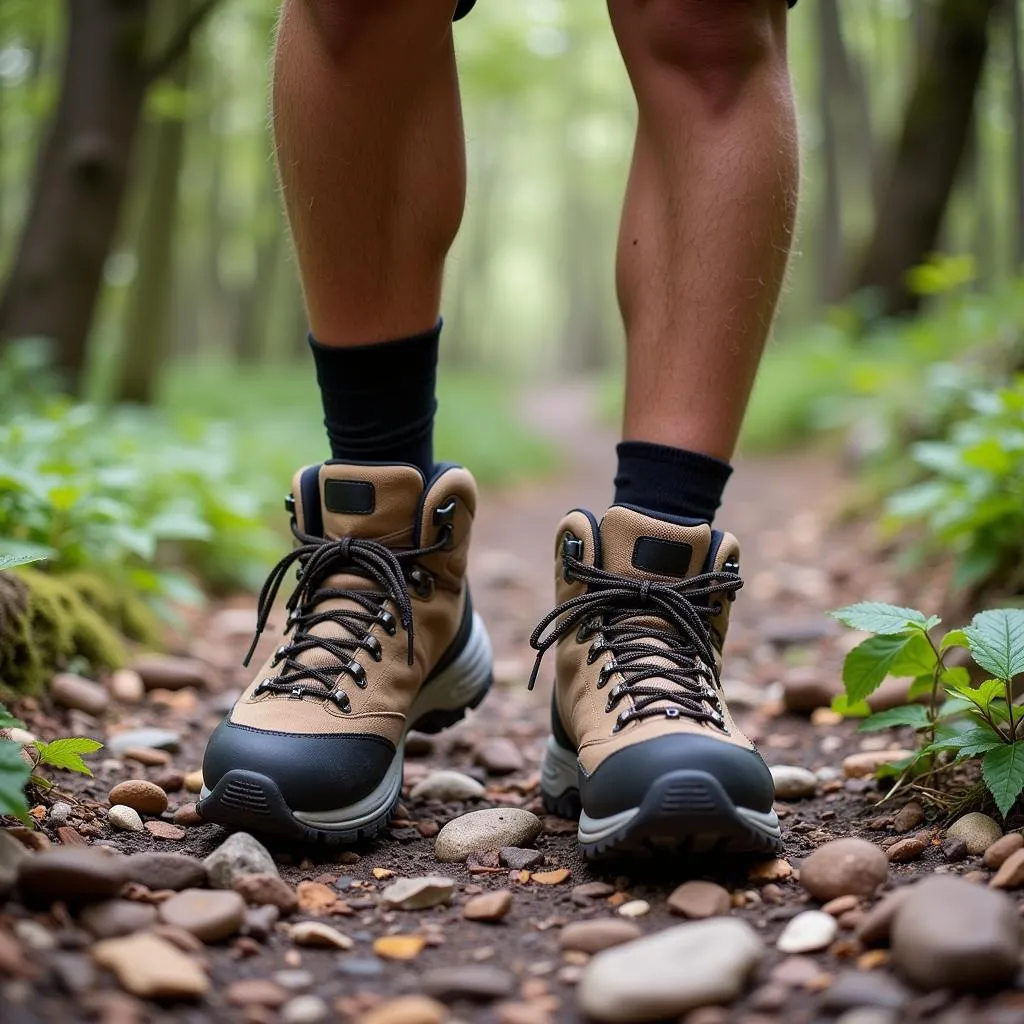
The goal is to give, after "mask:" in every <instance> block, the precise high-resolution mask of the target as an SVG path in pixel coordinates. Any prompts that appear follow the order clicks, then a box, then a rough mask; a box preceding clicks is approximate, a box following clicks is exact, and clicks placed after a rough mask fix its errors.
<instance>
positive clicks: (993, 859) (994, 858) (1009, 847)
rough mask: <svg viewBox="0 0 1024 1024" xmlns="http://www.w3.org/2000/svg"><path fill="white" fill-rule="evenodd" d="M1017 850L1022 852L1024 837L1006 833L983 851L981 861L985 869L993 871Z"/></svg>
mask: <svg viewBox="0 0 1024 1024" xmlns="http://www.w3.org/2000/svg"><path fill="white" fill-rule="evenodd" d="M1018 850H1024V836H1022V835H1021V834H1020V833H1019V832H1007V833H1006V835H1005V836H1002V837H1001V838H1000V839H997V840H996V841H995V842H994V843H992V844H991V845H990V846H989V847H988V849H986V850H985V855H984V856H983V857H982V859H981V861H982V863H983V864H984V865H985V867H987V868H992V870H993V871H995V870H996V869H997V868H1001V867H1002V866H1003V864H1005V863H1006V861H1007V860H1008V859H1009V858H1010V855H1011V854H1014V853H1016V852H1017V851H1018Z"/></svg>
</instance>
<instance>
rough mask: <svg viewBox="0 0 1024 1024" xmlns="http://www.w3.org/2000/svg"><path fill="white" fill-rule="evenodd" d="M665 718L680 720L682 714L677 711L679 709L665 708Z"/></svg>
mask: <svg viewBox="0 0 1024 1024" xmlns="http://www.w3.org/2000/svg"><path fill="white" fill-rule="evenodd" d="M665 717H666V718H681V717H682V712H681V711H680V710H679V708H665Z"/></svg>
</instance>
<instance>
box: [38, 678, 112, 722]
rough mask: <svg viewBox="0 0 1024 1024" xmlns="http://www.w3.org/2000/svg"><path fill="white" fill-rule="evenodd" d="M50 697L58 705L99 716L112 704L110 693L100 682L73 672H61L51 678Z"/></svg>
mask: <svg viewBox="0 0 1024 1024" xmlns="http://www.w3.org/2000/svg"><path fill="white" fill-rule="evenodd" d="M50 699H51V700H52V701H53V703H54V704H56V705H57V706H58V707H61V708H70V709H71V710H72V711H84V712H85V713H86V714H87V715H94V716H96V717H97V718H98V717H99V716H100V715H102V714H103V712H104V711H106V710H107V707H108V706H109V704H110V694H108V693H107V691H106V690H105V689H104V688H103V687H102V686H100V684H99V683H94V682H93V681H92V680H91V679H83V678H82V676H76V675H74V674H73V673H71V672H59V673H58V674H57V675H55V676H54V677H53V679H52V680H50Z"/></svg>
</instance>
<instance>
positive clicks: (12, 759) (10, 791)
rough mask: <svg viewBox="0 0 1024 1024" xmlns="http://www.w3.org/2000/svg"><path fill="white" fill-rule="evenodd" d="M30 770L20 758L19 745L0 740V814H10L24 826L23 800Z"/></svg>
mask: <svg viewBox="0 0 1024 1024" xmlns="http://www.w3.org/2000/svg"><path fill="white" fill-rule="evenodd" d="M31 772H32V769H31V768H30V767H29V766H28V763H27V762H26V761H25V759H24V758H23V757H22V756H21V744H20V743H12V742H11V741H10V740H0V814H11V815H14V817H16V818H20V819H21V820H22V821H24V822H26V824H27V823H28V822H29V821H30V819H29V816H28V803H27V802H26V800H25V783H26V782H28V777H29V775H30V774H31Z"/></svg>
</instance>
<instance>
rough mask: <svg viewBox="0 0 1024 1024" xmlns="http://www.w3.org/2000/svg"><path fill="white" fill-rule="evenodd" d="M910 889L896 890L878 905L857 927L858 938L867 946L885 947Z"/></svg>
mask: <svg viewBox="0 0 1024 1024" xmlns="http://www.w3.org/2000/svg"><path fill="white" fill-rule="evenodd" d="M909 891H910V890H909V888H908V887H906V886H905V887H904V888H902V889H896V890H895V891H893V892H891V893H889V894H888V895H887V896H885V897H884V898H883V899H881V900H880V901H879V902H878V903H876V904H875V905H874V906H873V907H872V908H871V909H870V910H869V911H868V912H867V914H865V915H864V919H863V920H862V921H861V923H860V925H859V926H858V927H857V938H858V939H860V941H861V942H863V943H864V945H865V946H884V945H886V944H887V943H888V941H889V929H890V928H891V927H892V919H893V917H894V916H895V914H896V911H897V910H899V908H900V906H901V905H902V903H903V901H904V900H905V899H906V898H907V893H908V892H909Z"/></svg>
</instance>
